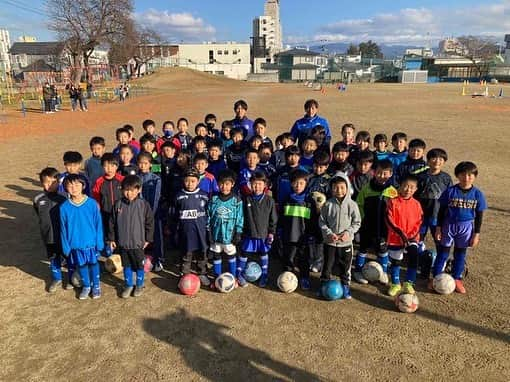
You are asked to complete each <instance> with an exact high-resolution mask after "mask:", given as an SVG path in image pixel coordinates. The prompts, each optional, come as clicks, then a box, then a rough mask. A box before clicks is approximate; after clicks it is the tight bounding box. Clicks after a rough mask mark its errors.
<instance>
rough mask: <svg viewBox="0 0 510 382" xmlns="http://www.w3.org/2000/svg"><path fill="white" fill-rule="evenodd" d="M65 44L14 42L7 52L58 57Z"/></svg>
mask: <svg viewBox="0 0 510 382" xmlns="http://www.w3.org/2000/svg"><path fill="white" fill-rule="evenodd" d="M64 46H65V44H64V43H63V42H60V41H48V42H15V43H14V44H12V46H11V49H10V50H9V52H10V53H11V54H28V55H31V56H48V55H58V54H60V52H62V50H63V49H64Z"/></svg>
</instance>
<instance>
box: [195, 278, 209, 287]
mask: <svg viewBox="0 0 510 382" xmlns="http://www.w3.org/2000/svg"><path fill="white" fill-rule="evenodd" d="M198 278H199V279H200V284H201V285H203V286H206V287H208V286H209V285H211V280H209V277H207V276H206V275H200V276H198Z"/></svg>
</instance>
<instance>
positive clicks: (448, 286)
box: [432, 273, 455, 294]
mask: <svg viewBox="0 0 510 382" xmlns="http://www.w3.org/2000/svg"><path fill="white" fill-rule="evenodd" d="M432 286H433V287H434V290H435V291H436V292H437V293H439V294H450V293H453V291H454V290H455V280H454V279H453V277H452V276H450V275H449V274H448V273H440V274H438V275H437V276H436V277H434V279H433V280H432Z"/></svg>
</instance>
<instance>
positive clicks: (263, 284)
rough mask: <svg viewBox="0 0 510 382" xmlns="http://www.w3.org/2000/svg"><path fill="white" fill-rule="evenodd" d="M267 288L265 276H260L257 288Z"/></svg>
mask: <svg viewBox="0 0 510 382" xmlns="http://www.w3.org/2000/svg"><path fill="white" fill-rule="evenodd" d="M266 286H267V275H262V276H260V280H259V287H261V288H265V287H266Z"/></svg>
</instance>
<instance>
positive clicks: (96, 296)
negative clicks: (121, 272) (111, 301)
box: [92, 288, 101, 300]
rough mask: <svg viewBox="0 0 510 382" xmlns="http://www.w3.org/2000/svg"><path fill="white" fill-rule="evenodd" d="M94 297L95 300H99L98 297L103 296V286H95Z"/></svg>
mask: <svg viewBox="0 0 510 382" xmlns="http://www.w3.org/2000/svg"><path fill="white" fill-rule="evenodd" d="M92 298H93V299H94V300H97V299H98V298H101V288H94V289H93V290H92Z"/></svg>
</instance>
